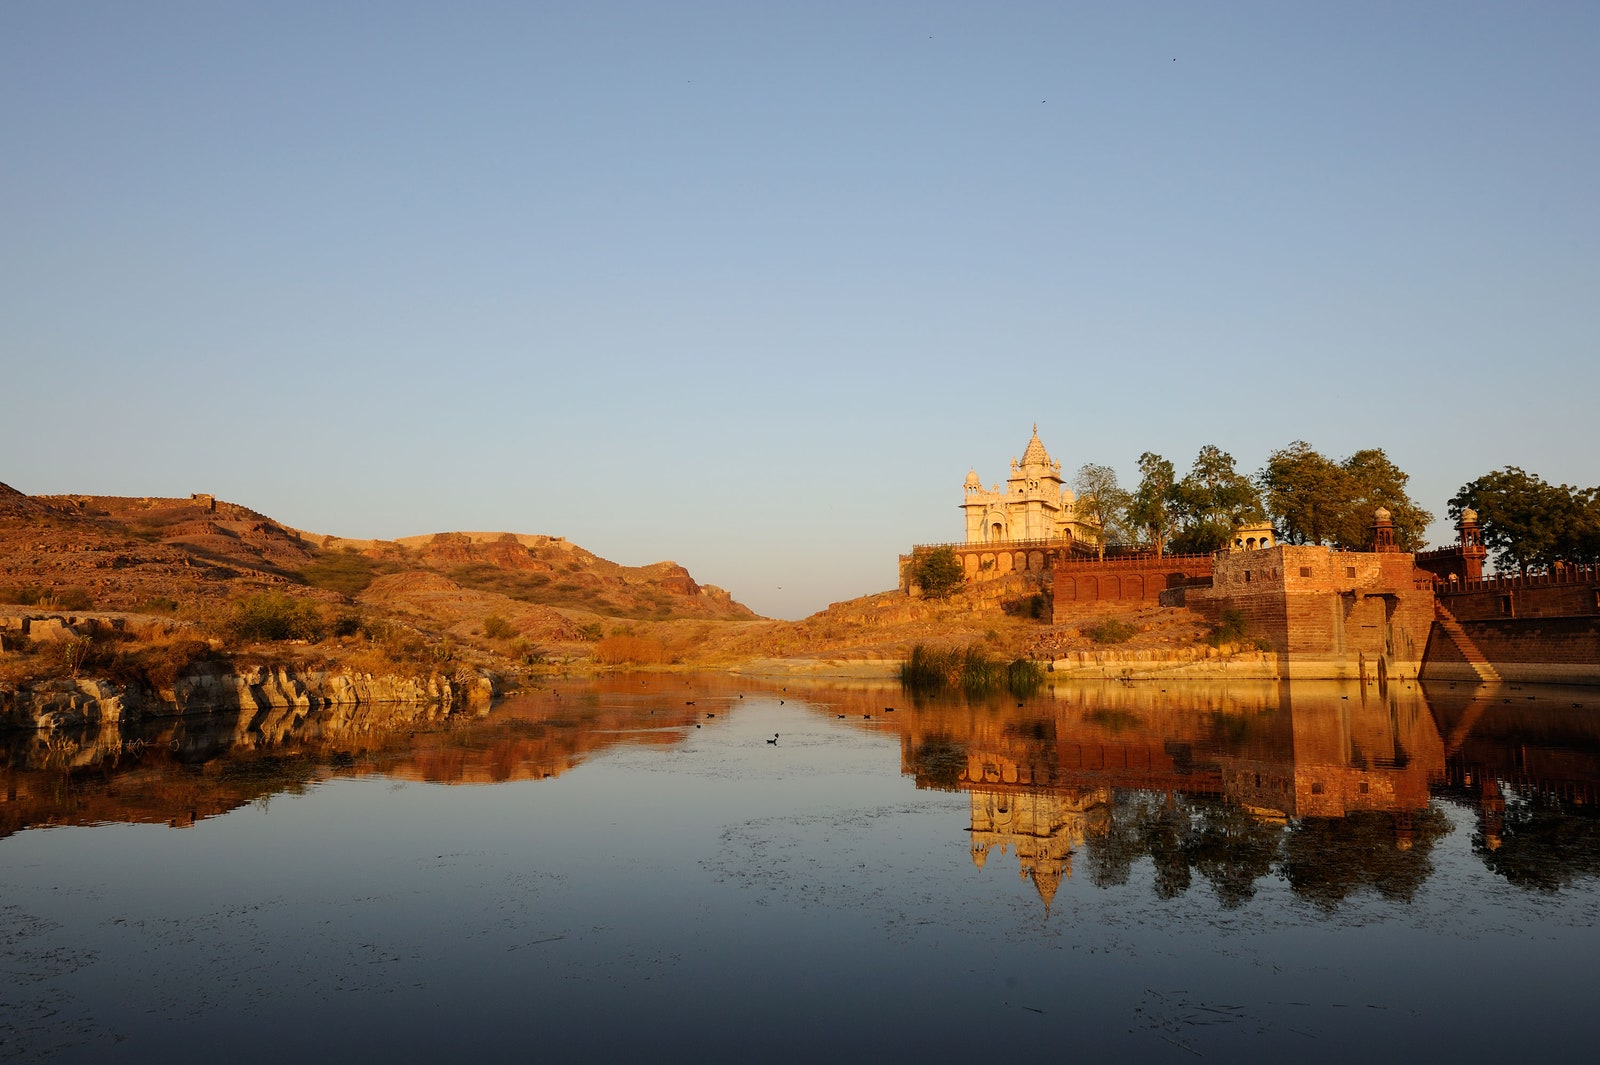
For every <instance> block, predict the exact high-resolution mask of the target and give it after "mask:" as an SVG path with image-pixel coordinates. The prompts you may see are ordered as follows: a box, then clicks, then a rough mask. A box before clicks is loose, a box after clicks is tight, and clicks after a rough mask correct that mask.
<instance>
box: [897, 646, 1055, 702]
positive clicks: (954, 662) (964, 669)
mask: <svg viewBox="0 0 1600 1065" xmlns="http://www.w3.org/2000/svg"><path fill="white" fill-rule="evenodd" d="M1043 684H1044V670H1043V669H1041V668H1040V667H1039V664H1038V663H1037V662H1032V661H1029V660H1028V659H1025V658H1018V659H1013V660H1012V661H1011V662H1002V661H1001V660H999V659H997V658H991V657H990V656H989V655H987V654H985V653H984V652H983V650H982V649H981V648H980V647H978V646H976V645H970V646H968V647H965V648H960V647H930V646H928V645H927V644H920V643H919V644H915V645H913V646H912V648H911V655H910V657H908V658H907V659H906V660H905V661H904V662H902V663H901V664H900V685H901V687H903V688H905V689H906V690H907V691H910V692H913V693H917V694H934V693H937V692H942V691H954V690H957V689H959V690H960V691H962V692H964V693H965V694H967V695H969V696H971V695H978V696H981V695H992V694H994V693H996V692H999V691H1002V690H1004V691H1009V692H1011V694H1013V695H1015V696H1017V697H1018V698H1024V697H1026V696H1029V695H1032V694H1033V693H1034V692H1036V691H1038V690H1039V688H1040V687H1041V686H1042V685H1043Z"/></svg>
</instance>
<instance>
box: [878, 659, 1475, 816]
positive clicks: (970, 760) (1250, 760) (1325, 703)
mask: <svg viewBox="0 0 1600 1065" xmlns="http://www.w3.org/2000/svg"><path fill="white" fill-rule="evenodd" d="M1123 690H1126V689H1121V688H1119V687H1117V686H1109V687H1108V690H1107V692H1106V694H1107V695H1109V696H1112V698H1110V699H1108V700H1107V702H1108V705H1104V706H1098V707H1092V708H1091V707H1072V706H1062V705H1061V704H1059V703H1053V702H1052V701H1040V702H1037V703H1034V704H1030V705H1029V706H1028V707H1025V708H1023V709H1020V710H1011V709H1003V708H991V709H988V710H986V711H984V710H980V711H976V712H975V711H972V710H970V709H967V708H955V707H951V708H934V709H924V710H923V711H922V712H920V713H918V714H916V715H913V716H910V717H907V718H903V719H900V720H897V721H895V725H896V727H897V728H899V729H900V730H901V732H902V743H901V751H902V761H903V765H904V767H905V769H906V771H907V772H909V773H914V774H915V773H918V772H919V771H920V770H921V768H922V766H921V761H922V757H921V754H920V753H919V752H922V751H924V750H925V749H927V748H928V746H929V745H930V744H959V745H963V746H964V747H965V748H966V754H965V758H964V766H963V768H962V770H961V772H960V775H959V777H958V779H957V780H955V781H953V783H954V784H955V785H956V786H958V787H960V788H962V789H963V790H967V789H971V788H984V789H986V790H990V791H995V792H1004V791H1012V790H1018V791H1023V790H1030V789H1040V788H1045V789H1056V790H1065V791H1092V790H1096V789H1104V788H1127V789H1136V790H1144V791H1171V792H1181V793H1183V794H1186V795H1196V796H1212V797H1218V798H1225V799H1227V800H1229V801H1231V802H1235V803H1237V804H1239V805H1241V806H1244V807H1246V808H1247V809H1251V810H1254V811H1256V812H1258V813H1261V814H1265V815H1269V816H1271V815H1276V816H1342V815H1343V814H1345V813H1347V812H1350V811H1354V810H1416V809H1420V808H1422V807H1423V806H1425V805H1426V804H1427V802H1428V784H1429V782H1430V780H1437V779H1438V778H1439V775H1440V774H1441V773H1442V771H1443V761H1444V759H1443V746H1442V743H1441V741H1440V738H1439V734H1438V731H1437V730H1436V729H1435V728H1434V725H1433V719H1432V717H1431V715H1429V713H1428V711H1427V707H1426V704H1425V703H1424V702H1423V701H1422V700H1421V698H1420V697H1419V696H1418V694H1417V692H1416V690H1415V689H1405V690H1399V689H1398V688H1392V689H1391V690H1390V697H1389V698H1387V699H1385V698H1380V697H1378V696H1377V694H1376V693H1375V692H1373V693H1371V695H1370V697H1369V698H1367V699H1362V698H1361V696H1360V694H1359V689H1353V688H1350V687H1345V688H1344V689H1343V691H1344V693H1346V695H1350V696H1352V697H1346V695H1341V693H1340V690H1339V689H1337V688H1332V687H1330V688H1328V689H1327V690H1326V691H1325V692H1318V691H1316V690H1315V689H1308V690H1306V691H1304V692H1301V691H1299V690H1298V689H1297V690H1296V694H1295V696H1294V699H1293V702H1292V704H1291V703H1290V701H1289V697H1288V694H1287V692H1286V691H1285V692H1284V693H1283V694H1282V695H1281V701H1277V700H1275V701H1274V702H1275V703H1276V705H1273V706H1270V707H1269V706H1266V705H1257V706H1254V707H1249V706H1246V707H1242V708H1237V709H1231V710H1230V709H1224V708H1220V707H1219V708H1210V707H1208V708H1205V709H1184V708H1182V707H1174V708H1170V709H1166V710H1161V711H1159V712H1157V711H1153V710H1148V709H1139V708H1136V707H1131V706H1122V705H1118V700H1117V699H1116V698H1115V695H1117V694H1119V693H1120V692H1121V691H1123ZM1268 690H1271V691H1273V692H1274V693H1277V692H1278V690H1279V689H1278V686H1276V685H1272V686H1268ZM1369 691H1370V689H1369ZM1177 698H1178V699H1179V700H1181V699H1182V696H1181V695H1180V696H1178V697H1177ZM1130 701H1131V700H1130ZM1246 701H1247V702H1249V700H1246ZM1052 709H1053V710H1054V711H1055V712H1054V713H1053V714H1051V713H1049V712H1050V711H1051V710H1052ZM1047 715H1048V716H1047Z"/></svg>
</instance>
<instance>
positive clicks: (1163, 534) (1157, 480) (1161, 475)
mask: <svg viewBox="0 0 1600 1065" xmlns="http://www.w3.org/2000/svg"><path fill="white" fill-rule="evenodd" d="M1139 474H1140V478H1139V487H1138V488H1137V489H1135V490H1134V493H1133V498H1132V499H1131V500H1130V501H1129V503H1128V524H1129V525H1130V526H1132V527H1133V528H1134V529H1137V530H1138V531H1139V534H1140V538H1141V539H1143V540H1146V541H1148V542H1149V543H1150V544H1151V545H1153V546H1154V547H1155V551H1156V554H1158V555H1163V554H1166V550H1167V540H1168V539H1169V538H1171V536H1172V532H1173V510H1172V490H1173V487H1174V486H1175V485H1176V483H1177V475H1176V474H1175V473H1174V472H1173V469H1172V463H1170V462H1168V461H1167V460H1166V459H1164V458H1162V457H1161V456H1160V455H1157V454H1156V453H1155V452H1153V451H1146V452H1145V453H1144V454H1142V455H1140V456H1139Z"/></svg>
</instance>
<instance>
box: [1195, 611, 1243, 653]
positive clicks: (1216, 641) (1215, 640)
mask: <svg viewBox="0 0 1600 1065" xmlns="http://www.w3.org/2000/svg"><path fill="white" fill-rule="evenodd" d="M1246 627H1247V623H1246V622H1245V619H1244V614H1242V613H1241V612H1239V611H1238V610H1236V609H1234V608H1233V607H1229V608H1227V609H1226V610H1224V611H1223V612H1222V620H1221V621H1219V622H1218V623H1217V624H1216V626H1215V627H1214V628H1213V629H1212V630H1211V631H1210V632H1209V633H1207V634H1206V636H1205V641H1206V643H1208V644H1210V645H1211V646H1212V647H1221V646H1222V645H1223V644H1225V643H1238V642H1239V640H1240V639H1241V638H1242V637H1243V636H1244V632H1245V628H1246Z"/></svg>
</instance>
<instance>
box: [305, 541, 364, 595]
mask: <svg viewBox="0 0 1600 1065" xmlns="http://www.w3.org/2000/svg"><path fill="white" fill-rule="evenodd" d="M376 575H377V568H376V567H375V566H374V565H373V562H372V560H371V559H370V558H368V557H366V556H365V555H363V554H361V553H359V552H358V551H356V550H355V549H354V548H350V547H347V548H345V549H343V550H342V551H330V552H326V553H324V554H323V555H322V556H321V557H319V558H318V559H317V561H315V562H313V563H312V564H311V565H309V566H307V567H306V568H305V569H303V570H301V571H300V578H301V579H302V580H304V581H305V582H306V583H307V584H309V585H311V586H312V587H313V588H325V589H327V590H328V591H330V592H338V593H339V594H340V595H343V596H348V597H350V598H352V599H354V598H355V597H356V596H358V595H360V594H361V593H362V592H364V591H366V588H367V585H369V584H371V583H372V579H373V577H375V576H376Z"/></svg>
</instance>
